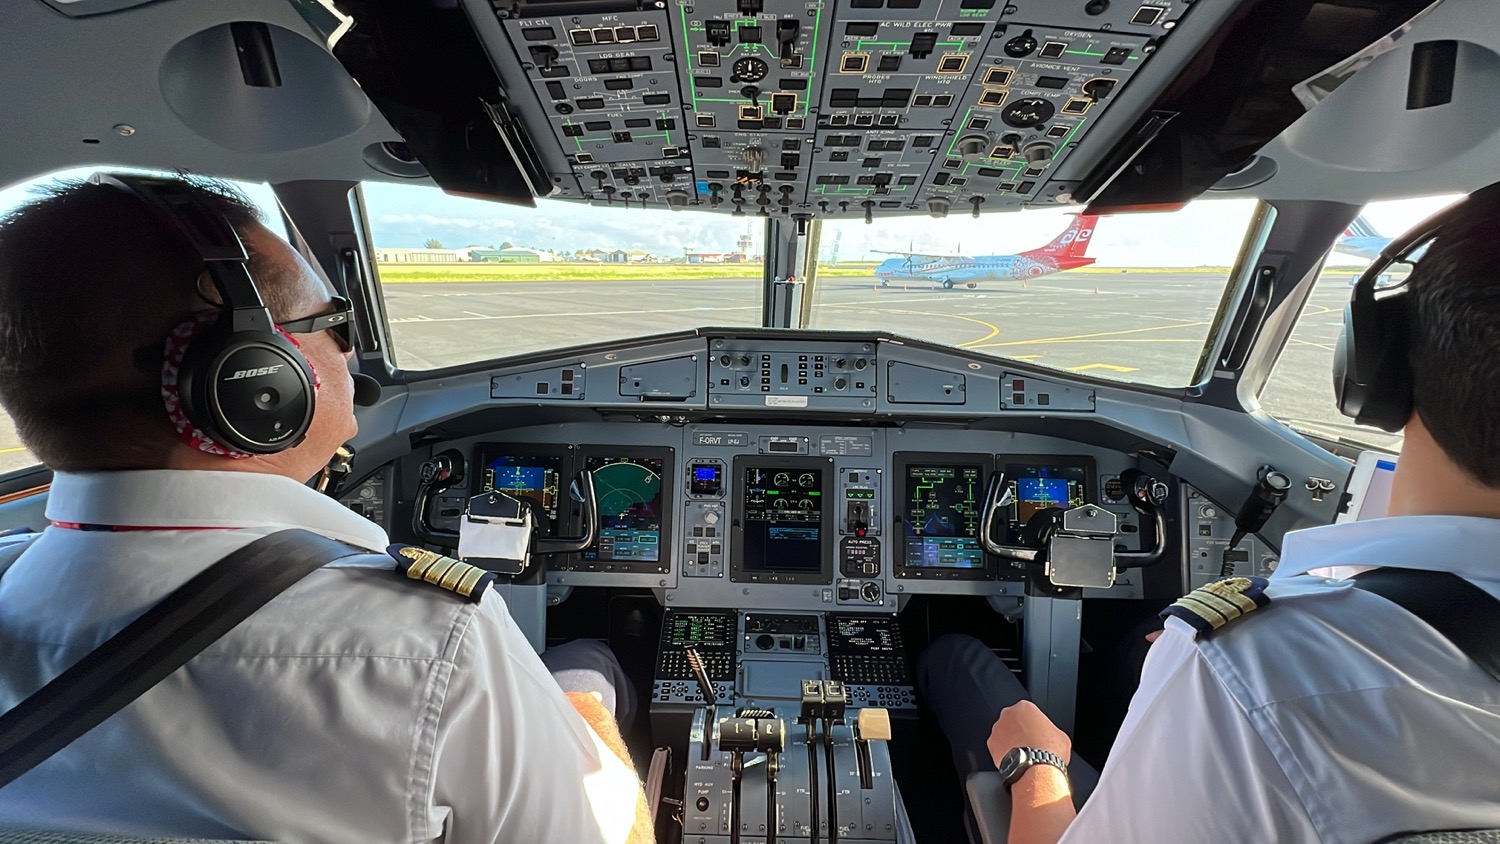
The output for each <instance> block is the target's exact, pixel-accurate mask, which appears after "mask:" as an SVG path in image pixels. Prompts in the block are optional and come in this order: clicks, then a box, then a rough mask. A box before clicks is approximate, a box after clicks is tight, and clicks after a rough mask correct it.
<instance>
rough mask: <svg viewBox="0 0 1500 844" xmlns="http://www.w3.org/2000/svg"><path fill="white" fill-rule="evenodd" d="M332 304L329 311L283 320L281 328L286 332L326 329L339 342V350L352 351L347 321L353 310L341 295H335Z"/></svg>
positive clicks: (308, 331) (350, 318)
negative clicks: (331, 308)
mask: <svg viewBox="0 0 1500 844" xmlns="http://www.w3.org/2000/svg"><path fill="white" fill-rule="evenodd" d="M332 304H333V310H332V311H331V312H329V313H326V314H319V315H317V316H310V317H305V318H303V319H294V320H291V321H289V322H283V323H281V330H283V331H285V332H286V333H288V334H316V333H318V332H319V331H327V332H328V333H329V334H331V335H333V339H334V341H335V342H337V343H338V344H339V351H341V352H345V353H348V352H352V351H354V340H353V338H352V337H351V336H350V334H349V323H350V321H351V320H353V319H354V311H353V309H352V308H350V306H349V300H348V299H345V298H344V297H342V296H335V297H333V303H332Z"/></svg>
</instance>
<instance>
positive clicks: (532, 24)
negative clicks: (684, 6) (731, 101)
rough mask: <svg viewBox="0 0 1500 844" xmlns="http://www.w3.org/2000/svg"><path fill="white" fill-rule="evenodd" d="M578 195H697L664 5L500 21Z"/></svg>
mask: <svg viewBox="0 0 1500 844" xmlns="http://www.w3.org/2000/svg"><path fill="white" fill-rule="evenodd" d="M504 24H505V31H506V34H507V36H508V37H509V38H510V41H511V46H512V47H513V48H514V49H515V51H516V54H517V55H518V56H519V57H520V59H521V61H522V67H523V69H524V70H525V72H526V75H527V79H528V81H529V82H530V83H531V87H532V89H533V91H534V92H535V94H536V96H537V97H538V98H539V99H540V100H541V102H542V104H543V106H544V108H545V109H546V110H547V113H548V122H549V124H550V128H551V130H552V133H553V136H554V138H555V140H556V142H557V143H558V144H560V145H561V146H562V149H563V152H564V153H565V154H566V155H567V158H568V161H569V162H570V164H571V165H572V167H573V176H574V178H576V179H577V181H578V183H579V188H580V190H581V195H582V196H583V197H584V198H587V199H592V200H594V201H596V202H602V203H608V204H615V203H620V204H625V205H629V204H632V203H637V204H667V202H668V198H669V197H668V195H669V193H671V192H673V191H676V195H675V196H674V197H672V198H673V199H675V200H677V201H678V202H681V203H682V204H684V205H685V204H686V203H687V202H688V201H691V200H692V199H693V198H694V195H693V184H692V178H691V175H690V174H691V169H692V168H691V166H690V164H689V160H688V153H687V148H686V142H687V137H686V133H685V132H684V129H683V126H682V102H681V98H680V96H679V94H678V87H677V70H676V64H675V61H676V56H675V54H674V50H673V44H672V42H671V39H670V38H669V37H668V29H667V27H668V19H667V14H666V12H665V11H664V10H650V11H640V12H621V13H617V14H592V15H556V16H546V17H526V18H510V19H507V20H505V21H504Z"/></svg>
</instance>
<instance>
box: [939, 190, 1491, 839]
mask: <svg viewBox="0 0 1500 844" xmlns="http://www.w3.org/2000/svg"><path fill="white" fill-rule="evenodd" d="M1497 219H1500V185H1495V186H1491V187H1488V188H1485V189H1483V190H1481V191H1479V192H1477V193H1476V194H1474V195H1473V196H1471V197H1470V198H1469V199H1468V200H1467V202H1466V203H1465V204H1464V205H1463V206H1462V207H1461V208H1459V209H1458V210H1457V211H1456V212H1455V213H1454V214H1453V215H1451V216H1450V218H1449V219H1448V220H1447V221H1445V222H1444V223H1443V225H1442V227H1441V228H1440V229H1439V230H1438V232H1437V235H1436V239H1434V240H1432V241H1431V245H1430V246H1429V247H1428V248H1427V251H1426V254H1425V255H1424V256H1423V257H1422V258H1421V260H1420V261H1418V262H1417V264H1416V268H1415V269H1414V270H1413V271H1412V273H1411V275H1410V277H1409V279H1408V281H1407V283H1406V289H1405V290H1404V291H1403V292H1402V293H1401V294H1400V295H1403V296H1405V297H1407V299H1406V301H1407V302H1408V303H1410V304H1409V308H1410V310H1409V313H1410V317H1409V322H1408V325H1409V329H1408V330H1403V331H1401V332H1400V333H1399V334H1392V335H1389V336H1396V337H1398V338H1399V340H1398V341H1397V342H1399V343H1401V344H1402V345H1397V346H1395V347H1394V348H1393V350H1392V351H1390V352H1388V353H1387V354H1388V357H1386V358H1385V360H1389V361H1396V363H1391V364H1386V363H1382V367H1385V368H1384V369H1382V370H1381V372H1384V373H1385V374H1387V375H1388V376H1389V377H1387V378H1385V379H1383V380H1382V379H1380V378H1374V379H1370V381H1369V383H1370V384H1373V385H1375V386H1372V387H1369V388H1367V389H1368V392H1367V393H1366V394H1365V396H1363V397H1362V398H1364V400H1365V402H1370V401H1373V399H1369V398H1368V396H1370V395H1380V396H1381V398H1382V401H1383V402H1384V403H1383V404H1381V405H1378V407H1380V408H1382V413H1383V414H1384V415H1383V416H1382V417H1376V418H1383V419H1385V420H1394V421H1395V424H1399V421H1400V420H1401V419H1405V422H1406V424H1405V437H1404V441H1403V444H1402V449H1401V460H1400V462H1399V463H1398V465H1397V467H1396V472H1395V474H1394V476H1393V479H1392V484H1391V491H1390V502H1389V506H1388V510H1387V512H1388V513H1390V514H1391V517H1390V518H1383V519H1375V520H1371V521H1366V522H1353V523H1349V524H1340V525H1332V526H1325V527H1315V528H1311V529H1307V530H1301V531H1294V532H1291V533H1288V534H1287V535H1286V536H1285V537H1284V544H1283V548H1282V552H1283V553H1282V557H1281V560H1280V563H1279V564H1278V566H1277V569H1276V571H1275V574H1274V576H1273V577H1272V578H1270V580H1269V582H1261V583H1253V582H1251V581H1250V579H1247V578H1235V579H1230V580H1225V581H1220V582H1219V584H1211V585H1210V587H1205V588H1213V589H1218V590H1224V591H1227V592H1230V593H1236V594H1229V595H1224V596H1209V597H1208V598H1207V599H1206V600H1199V599H1200V598H1202V596H1201V595H1200V593H1202V592H1203V591H1204V590H1203V589H1200V590H1197V591H1195V592H1194V593H1193V595H1190V596H1185V597H1184V598H1183V599H1182V600H1180V601H1179V602H1178V604H1177V605H1174V609H1173V610H1171V611H1170V612H1172V613H1175V615H1174V617H1171V618H1169V619H1168V620H1167V623H1166V628H1165V630H1164V631H1163V632H1162V633H1161V634H1160V637H1159V638H1158V639H1157V640H1156V642H1155V643H1154V644H1153V645H1152V647H1151V650H1150V652H1149V655H1148V656H1147V658H1146V663H1145V668H1144V670H1143V673H1142V676H1141V683H1140V688H1139V690H1138V691H1137V693H1136V695H1135V698H1134V699H1133V700H1132V701H1131V704H1130V709H1129V712H1128V713H1127V715H1126V718H1125V722H1124V724H1123V726H1122V728H1121V730H1120V732H1119V735H1118V737H1117V738H1116V740H1115V744H1114V746H1113V748H1112V749H1111V751H1110V755H1109V760H1108V764H1107V765H1106V766H1105V767H1104V770H1103V772H1102V774H1101V775H1100V778H1099V781H1098V784H1097V786H1096V787H1095V788H1094V789H1093V791H1092V793H1091V794H1090V795H1089V796H1088V798H1087V801H1086V802H1085V803H1084V804H1083V808H1082V810H1081V811H1080V812H1078V813H1077V815H1076V817H1075V815H1074V810H1073V805H1074V800H1072V799H1069V797H1070V792H1071V789H1070V784H1069V782H1068V778H1067V777H1066V776H1065V775H1064V774H1063V772H1062V771H1061V770H1060V769H1059V768H1057V767H1054V766H1053V765H1052V764H1036V765H1032V766H1030V767H1029V768H1025V769H1024V773H1022V774H1021V775H1020V777H1019V779H1017V780H1016V781H1015V782H1014V785H1013V786H1012V789H1011V795H1010V796H1011V821H1010V841H1011V842H1012V844H1035V842H1046V844H1053V842H1057V841H1059V840H1061V841H1063V842H1065V843H1066V844H1093V842H1111V844H1113V842H1132V841H1140V842H1197V841H1222V842H1264V841H1321V842H1328V844H1371V842H1376V841H1380V840H1383V839H1385V838H1386V837H1388V836H1392V835H1397V834H1401V833H1408V832H1426V831H1436V830H1461V829H1477V828H1500V776H1497V774H1496V772H1497V771H1500V682H1497V681H1496V679H1495V678H1494V677H1492V676H1490V675H1489V674H1488V673H1486V672H1485V671H1484V669H1483V668H1481V667H1480V666H1479V665H1478V664H1477V663H1475V662H1474V661H1473V660H1471V659H1470V658H1469V657H1468V656H1467V655H1466V654H1465V653H1464V652H1463V651H1462V650H1460V649H1459V648H1458V647H1457V646H1456V645H1454V644H1453V643H1452V642H1451V641H1449V640H1448V639H1447V638H1446V637H1444V636H1443V635H1442V634H1441V633H1439V632H1438V631H1437V630H1436V629H1434V628H1433V627H1432V626H1429V625H1428V624H1427V623H1426V622H1424V621H1422V620H1421V619H1419V618H1418V617H1417V616H1415V615H1413V614H1411V613H1409V612H1408V611H1406V610H1405V609H1403V608H1402V607H1400V606H1398V605H1397V604H1395V603H1393V602H1392V601H1388V600H1386V599H1385V598H1382V597H1379V596H1377V595H1376V594H1373V593H1371V592H1369V591H1367V590H1365V589H1362V588H1357V587H1356V586H1355V584H1354V583H1353V582H1351V581H1349V580H1342V579H1333V578H1328V577H1322V576H1319V575H1318V574H1316V573H1314V572H1315V571H1316V572H1332V571H1334V570H1338V571H1339V572H1351V571H1360V570H1366V569H1369V568H1382V567H1396V568H1406V569H1417V570H1426V571H1435V572H1448V573H1451V574H1454V575H1457V576H1458V577H1460V578H1462V579H1463V580H1466V581H1468V582H1469V583H1470V584H1472V585H1473V586H1475V587H1477V588H1478V589H1479V590H1482V591H1483V592H1485V593H1487V594H1488V595H1489V596H1491V597H1496V598H1500V554H1497V550H1500V428H1497V427H1496V422H1495V420H1497V419H1500V342H1496V336H1497V335H1496V332H1497V330H1500V329H1497V326H1500V295H1497V287H1500V274H1497V270H1496V266H1497V261H1500V246H1497V242H1496V240H1495V238H1494V221H1495V220H1497ZM1400 316H1401V317H1402V318H1403V319H1407V317H1406V314H1405V313H1402V314H1400ZM1391 318H1394V316H1391V317H1387V319H1391ZM1367 333H1368V332H1367ZM1357 336H1358V335H1357ZM1362 342H1363V341H1362ZM1375 348H1381V349H1385V348H1389V347H1381V346H1376V347H1375ZM1392 367H1396V368H1392ZM1401 368H1405V369H1408V370H1409V373H1402V372H1401V371H1400V369H1401ZM1397 376H1402V377H1397ZM1408 377H1409V380H1407V378H1408ZM1377 388H1378V392H1377ZM1408 389H1409V392H1408ZM1356 404H1357V405H1358V406H1357V407H1356V406H1354V405H1351V406H1346V408H1345V409H1346V410H1348V411H1351V412H1358V413H1360V414H1364V413H1367V412H1369V411H1370V409H1371V408H1374V407H1377V405H1373V404H1368V403H1365V404H1358V403H1356ZM1194 596H1198V597H1194ZM1265 599H1269V600H1265ZM1211 605H1215V606H1211ZM1224 609H1227V610H1228V611H1227V612H1222V613H1221V612H1220V610H1224ZM1188 610H1192V612H1188ZM1493 610H1494V614H1495V618H1496V621H1495V623H1500V604H1497V605H1495V606H1494V607H1493ZM1215 615H1218V616H1219V617H1218V618H1216V619H1215V618H1212V617H1213V616H1215ZM1186 619H1191V620H1192V621H1193V622H1194V623H1191V624H1190V623H1189V622H1188V621H1187V620H1186ZM1216 624H1222V626H1220V627H1219V628H1218V629H1213V627H1214V626H1215V625H1216ZM1200 631H1201V632H1200ZM934 647H936V646H934ZM944 649H945V650H946V653H940V654H939V656H941V657H944V659H939V660H929V659H927V658H926V657H924V666H926V667H927V682H928V684H929V685H930V686H932V687H940V686H941V684H942V676H941V674H938V673H934V671H933V670H932V669H933V668H938V667H943V666H945V665H947V664H948V662H949V660H948V659H947V657H949V656H951V655H952V654H953V653H957V652H959V651H960V650H961V649H960V648H958V647H955V646H954V645H952V644H944ZM955 673H956V674H958V676H960V677H974V676H979V674H980V673H982V672H980V671H978V670H971V671H968V672H967V673H958V672H955ZM1006 679H1008V680H1009V681H1010V682H1011V683H1012V684H1014V679H1013V678H1009V677H1007V678H1006ZM999 685H1003V684H999V683H997V684H991V686H992V687H993V686H999ZM971 687H972V685H971V686H964V687H963V688H971ZM984 694H988V695H990V698H989V699H990V700H994V699H995V698H994V697H993V691H985V692H984ZM1011 699H1012V700H1015V697H1012V698H1011ZM1002 705H1003V704H1002ZM956 710H957V707H950V720H949V721H948V722H945V723H944V728H945V731H946V732H947V733H948V734H949V738H950V741H951V742H952V743H953V744H954V746H955V756H956V757H957V756H960V755H961V754H963V753H966V754H967V758H969V759H974V760H976V765H975V767H987V766H988V763H989V762H991V761H992V762H993V763H994V764H995V765H997V766H998V765H999V764H1000V762H1001V761H1002V760H1003V759H1004V758H1005V757H1006V755H1007V754H1009V753H1011V751H1012V749H1014V748H1037V749H1040V750H1044V751H1048V753H1050V754H1054V755H1056V756H1058V757H1060V758H1061V760H1062V761H1063V762H1067V761H1068V760H1069V757H1070V755H1071V751H1072V747H1071V742H1070V740H1069V739H1068V737H1067V735H1065V734H1064V733H1062V732H1061V731H1060V730H1058V729H1057V728H1056V727H1055V726H1054V725H1053V724H1052V723H1051V722H1050V721H1048V719H1047V717H1046V716H1045V715H1044V714H1043V713H1042V712H1041V710H1039V709H1038V708H1037V707H1036V706H1035V705H1033V704H1031V703H1030V702H1024V701H1023V702H1019V703H1016V704H1014V705H1012V706H1009V707H1008V708H1006V709H1004V710H1003V711H1002V712H1001V713H1000V716H999V718H998V720H996V721H994V726H993V727H992V728H991V730H990V732H989V736H988V738H987V740H983V741H980V742H978V743H979V744H981V745H982V746H983V749H976V747H975V745H976V741H975V740H974V731H973V729H972V727H973V725H974V723H975V722H977V723H979V724H983V723H988V721H986V720H983V719H984V718H989V717H993V716H992V715H988V714H986V715H983V716H981V717H980V718H978V719H970V723H969V724H968V725H967V726H968V729H967V730H966V729H965V728H964V727H963V726H959V727H956V728H955V727H954V726H953V725H952V718H951V713H952V712H953V711H956ZM971 711H972V709H971ZM990 711H991V712H992V711H993V710H990ZM940 717H941V716H940ZM1037 755H1038V756H1041V755H1042V754H1037ZM985 756H987V757H988V758H983V757H985ZM1012 758H1013V759H1014V758H1015V757H1012Z"/></svg>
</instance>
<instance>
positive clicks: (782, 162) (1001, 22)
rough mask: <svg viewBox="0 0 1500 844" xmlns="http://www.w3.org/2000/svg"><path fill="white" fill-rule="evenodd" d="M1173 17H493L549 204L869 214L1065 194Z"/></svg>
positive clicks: (1098, 4) (951, 0) (819, 3)
mask: <svg viewBox="0 0 1500 844" xmlns="http://www.w3.org/2000/svg"><path fill="white" fill-rule="evenodd" d="M594 8H595V9H599V8H603V5H602V4H596V5H595V6H594ZM1187 8H1188V4H1187V3H1186V2H1185V0H1150V2H1134V3H1124V2H1121V0H1062V1H1061V2H1059V0H1013V2H1009V3H1007V2H1004V0H670V2H666V3H661V4H657V5H656V6H655V8H651V9H644V10H641V9H635V8H632V9H630V10H626V11H618V12H614V13H607V14H606V13H600V12H596V13H591V14H576V15H574V14H566V15H558V14H542V15H540V16H537V17H528V16H527V15H530V14H531V13H532V12H533V11H540V12H543V13H546V12H548V11H549V10H548V9H547V8H546V6H545V5H542V4H522V5H521V6H519V7H517V8H516V9H515V10H514V11H512V12H506V13H503V14H502V22H503V24H504V29H505V32H506V35H507V37H508V39H509V41H510V47H511V48H512V49H513V50H514V51H515V53H516V57H517V58H518V59H519V60H520V67H521V72H523V73H524V74H525V80H524V82H522V81H521V80H518V79H514V78H507V80H506V83H507V87H508V88H509V89H510V90H511V94H512V96H516V97H520V96H535V97H536V98H537V100H538V104H539V105H540V107H541V109H542V111H543V112H544V113H545V114H546V115H547V118H546V120H547V126H546V127H545V129H543V127H536V126H532V127H530V131H531V133H532V134H533V137H534V138H535V140H536V141H537V142H538V143H541V144H548V143H550V144H556V145H557V147H558V149H557V151H558V152H560V154H559V155H547V156H544V157H545V158H546V159H547V160H548V161H550V162H553V164H552V169H553V171H554V172H552V173H551V176H552V178H553V181H554V184H555V185H556V186H557V195H558V196H560V197H562V198H567V199H583V200H586V201H590V202H593V203H595V204H601V205H612V206H616V207H622V208H624V207H657V208H660V207H666V208H672V209H684V208H702V209H706V210H717V211H728V212H734V213H739V214H758V215H764V216H773V215H774V216H785V217H803V216H808V217H811V216H817V217H834V218H856V219H857V218H859V217H865V218H867V219H873V218H874V217H876V216H893V215H900V214H912V213H921V212H927V213H930V214H932V215H933V216H938V217H941V216H945V215H946V214H948V213H961V214H962V213H972V214H981V213H984V212H986V211H994V210H1013V209H1015V208H1017V207H1019V206H1022V205H1028V204H1048V205H1051V204H1057V203H1066V202H1068V201H1070V198H1071V196H1070V194H1071V191H1072V188H1073V184H1072V183H1069V182H1062V181H1054V180H1052V175H1053V173H1054V172H1055V170H1056V168H1057V166H1058V165H1059V164H1060V163H1062V162H1063V161H1064V160H1065V159H1066V158H1067V157H1068V155H1069V154H1070V153H1071V152H1072V151H1073V150H1074V149H1075V148H1077V146H1078V145H1079V144H1080V143H1084V142H1085V138H1086V136H1087V135H1088V133H1089V131H1090V129H1091V127H1092V126H1093V125H1094V124H1095V123H1096V122H1097V120H1098V118H1099V116H1100V115H1101V114H1103V113H1104V111H1105V110H1106V109H1108V108H1110V107H1112V105H1113V104H1114V103H1116V102H1117V101H1118V100H1119V93H1120V91H1121V89H1122V88H1123V86H1124V85H1126V84H1127V83H1128V82H1129V81H1130V79H1131V77H1132V76H1133V74H1134V73H1135V71H1136V70H1138V69H1139V68H1140V66H1141V65H1142V64H1144V63H1145V62H1146V61H1147V60H1148V59H1149V57H1150V56H1151V54H1152V53H1153V52H1154V51H1155V50H1156V49H1157V48H1158V47H1159V46H1160V45H1161V44H1162V43H1163V41H1164V39H1165V38H1166V36H1167V35H1168V34H1170V32H1171V30H1172V29H1173V28H1174V27H1175V25H1176V23H1177V21H1178V19H1179V18H1180V17H1181V15H1182V14H1184V13H1185V12H1186V10H1187ZM513 14H519V15H520V16H518V17H513V16H511V15H513ZM509 72H511V73H514V71H509ZM527 87H529V88H530V92H529V93H528V92H525V91H524V88H527ZM532 113H535V112H532ZM544 135H549V136H544ZM564 161H565V162H566V164H565V165H564V164H561V162H564Z"/></svg>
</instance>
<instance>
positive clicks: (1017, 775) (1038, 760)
mask: <svg viewBox="0 0 1500 844" xmlns="http://www.w3.org/2000/svg"><path fill="white" fill-rule="evenodd" d="M1032 765H1051V766H1052V767H1054V768H1056V769H1058V770H1059V771H1062V772H1063V777H1064V778H1066V777H1067V776H1068V763H1066V762H1064V761H1063V760H1062V757H1061V756H1058V755H1057V754H1056V753H1053V752H1052V751H1050V750H1042V749H1041V748H1039V747H1012V748H1011V749H1010V751H1009V752H1008V753H1006V754H1005V757H1004V758H1002V759H1001V760H1000V776H1002V777H1004V778H1005V790H1006V791H1007V792H1008V791H1010V787H1011V786H1013V785H1015V784H1016V783H1017V782H1020V780H1021V775H1022V774H1025V773H1026V772H1027V771H1028V770H1030V769H1031V766H1032Z"/></svg>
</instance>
